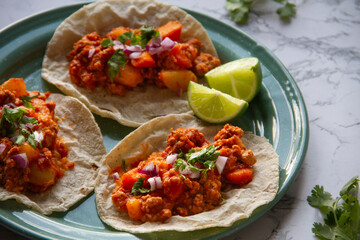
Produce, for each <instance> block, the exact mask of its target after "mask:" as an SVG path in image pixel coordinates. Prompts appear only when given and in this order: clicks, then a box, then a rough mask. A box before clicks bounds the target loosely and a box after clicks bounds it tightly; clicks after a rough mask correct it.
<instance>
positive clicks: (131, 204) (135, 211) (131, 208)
mask: <svg viewBox="0 0 360 240" xmlns="http://www.w3.org/2000/svg"><path fill="white" fill-rule="evenodd" d="M141 203H142V200H140V199H137V198H130V199H129V200H128V201H127V202H126V208H127V211H128V214H129V216H130V218H131V219H133V220H135V221H140V220H141V218H142V217H143V216H144V212H143V211H142V210H141V205H142V204H141Z"/></svg>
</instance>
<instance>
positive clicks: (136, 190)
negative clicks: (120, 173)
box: [131, 177, 151, 196]
mask: <svg viewBox="0 0 360 240" xmlns="http://www.w3.org/2000/svg"><path fill="white" fill-rule="evenodd" d="M144 181H145V178H144V177H139V179H138V180H137V181H136V182H135V183H134V185H133V187H132V189H131V193H132V194H133V195H134V196H136V195H139V194H140V193H148V192H150V191H151V189H148V188H144V187H143V184H144Z"/></svg>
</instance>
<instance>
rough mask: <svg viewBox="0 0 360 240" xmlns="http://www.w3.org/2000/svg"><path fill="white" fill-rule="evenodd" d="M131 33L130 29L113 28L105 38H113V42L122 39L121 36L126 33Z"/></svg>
mask: <svg viewBox="0 0 360 240" xmlns="http://www.w3.org/2000/svg"><path fill="white" fill-rule="evenodd" d="M128 31H130V28H128V27H117V28H113V29H111V32H108V33H107V34H106V35H105V37H107V38H111V39H112V40H115V39H117V38H118V37H120V36H121V35H123V34H124V33H126V32H128Z"/></svg>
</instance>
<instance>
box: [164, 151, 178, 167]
mask: <svg viewBox="0 0 360 240" xmlns="http://www.w3.org/2000/svg"><path fill="white" fill-rule="evenodd" d="M176 159H177V154H171V155H169V156H167V157H166V163H167V164H171V165H173V164H174V163H175V161H176Z"/></svg>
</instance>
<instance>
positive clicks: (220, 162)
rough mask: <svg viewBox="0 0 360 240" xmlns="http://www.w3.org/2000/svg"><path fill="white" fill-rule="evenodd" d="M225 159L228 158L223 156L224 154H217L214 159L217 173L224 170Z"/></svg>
mask: <svg viewBox="0 0 360 240" xmlns="http://www.w3.org/2000/svg"><path fill="white" fill-rule="evenodd" d="M227 160H228V157H224V156H218V158H217V159H216V160H215V165H216V168H217V170H218V172H219V174H221V173H222V171H223V170H224V167H225V165H226V161H227Z"/></svg>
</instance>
